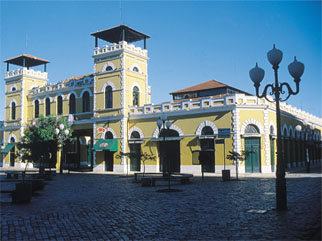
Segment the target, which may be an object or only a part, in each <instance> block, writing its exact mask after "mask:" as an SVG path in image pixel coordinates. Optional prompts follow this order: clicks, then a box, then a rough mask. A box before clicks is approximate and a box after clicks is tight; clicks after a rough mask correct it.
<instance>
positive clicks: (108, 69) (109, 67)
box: [105, 65, 113, 72]
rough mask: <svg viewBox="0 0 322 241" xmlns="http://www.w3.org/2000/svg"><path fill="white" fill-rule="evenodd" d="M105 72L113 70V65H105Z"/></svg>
mask: <svg viewBox="0 0 322 241" xmlns="http://www.w3.org/2000/svg"><path fill="white" fill-rule="evenodd" d="M105 70H106V71H107V72H108V71H112V70H113V67H112V66H110V65H108V66H107V67H106V69H105Z"/></svg>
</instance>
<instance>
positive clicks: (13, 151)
mask: <svg viewBox="0 0 322 241" xmlns="http://www.w3.org/2000/svg"><path fill="white" fill-rule="evenodd" d="M15 142H16V140H15V138H13V137H11V139H10V143H15ZM15 151H16V148H15V146H13V147H12V148H11V150H10V166H11V167H14V166H15Z"/></svg>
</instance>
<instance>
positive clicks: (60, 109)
mask: <svg viewBox="0 0 322 241" xmlns="http://www.w3.org/2000/svg"><path fill="white" fill-rule="evenodd" d="M57 105H58V106H57V113H58V115H61V114H63V97H62V96H58V98H57Z"/></svg>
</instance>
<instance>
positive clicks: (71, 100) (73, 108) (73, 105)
mask: <svg viewBox="0 0 322 241" xmlns="http://www.w3.org/2000/svg"><path fill="white" fill-rule="evenodd" d="M74 113H76V100H75V95H74V94H71V95H70V97H69V114H74Z"/></svg>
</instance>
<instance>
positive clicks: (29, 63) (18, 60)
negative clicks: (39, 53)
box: [3, 54, 50, 68]
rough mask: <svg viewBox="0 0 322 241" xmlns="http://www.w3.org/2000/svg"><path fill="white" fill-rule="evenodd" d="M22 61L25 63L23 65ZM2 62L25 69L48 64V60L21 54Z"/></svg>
mask: <svg viewBox="0 0 322 241" xmlns="http://www.w3.org/2000/svg"><path fill="white" fill-rule="evenodd" d="M24 61H25V63H24ZM3 62H5V63H8V64H15V65H19V66H22V67H27V68H28V67H33V66H38V65H41V64H47V63H50V62H49V61H48V60H45V59H41V58H37V57H35V56H32V55H30V54H22V55H20V56H17V57H14V58H11V59H7V60H5V61H3Z"/></svg>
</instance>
